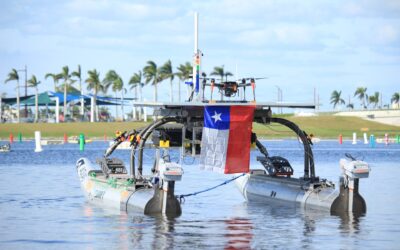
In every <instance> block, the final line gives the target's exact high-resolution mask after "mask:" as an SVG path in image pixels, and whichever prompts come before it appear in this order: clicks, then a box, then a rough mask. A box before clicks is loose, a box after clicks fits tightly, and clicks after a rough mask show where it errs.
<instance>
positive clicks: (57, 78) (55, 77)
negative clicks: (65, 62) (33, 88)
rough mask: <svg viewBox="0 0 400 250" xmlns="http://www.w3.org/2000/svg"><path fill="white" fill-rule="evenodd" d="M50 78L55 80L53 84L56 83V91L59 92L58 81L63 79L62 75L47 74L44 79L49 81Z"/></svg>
mask: <svg viewBox="0 0 400 250" xmlns="http://www.w3.org/2000/svg"><path fill="white" fill-rule="evenodd" d="M49 77H51V78H53V82H54V91H55V92H57V84H58V81H59V80H60V79H61V78H62V76H61V74H53V73H47V74H46V75H45V76H44V79H47V78H49Z"/></svg>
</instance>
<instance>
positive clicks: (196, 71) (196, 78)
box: [193, 12, 203, 101]
mask: <svg viewBox="0 0 400 250" xmlns="http://www.w3.org/2000/svg"><path fill="white" fill-rule="evenodd" d="M200 61H201V51H200V50H199V13H197V12H195V13H194V63H193V90H194V92H195V100H196V101H202V100H201V99H202V97H203V86H202V85H203V83H202V81H200Z"/></svg>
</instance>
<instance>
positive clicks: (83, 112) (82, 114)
mask: <svg viewBox="0 0 400 250" xmlns="http://www.w3.org/2000/svg"><path fill="white" fill-rule="evenodd" d="M79 90H80V91H81V96H83V89H82V82H81V79H80V78H79ZM84 115H85V100H84V99H83V97H81V116H82V118H83V116H84Z"/></svg>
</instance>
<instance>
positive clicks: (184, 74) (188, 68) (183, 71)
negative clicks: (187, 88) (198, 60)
mask: <svg viewBox="0 0 400 250" xmlns="http://www.w3.org/2000/svg"><path fill="white" fill-rule="evenodd" d="M177 69H178V72H177V73H176V75H177V76H178V78H179V84H178V102H180V101H181V81H183V82H184V81H185V80H186V79H188V78H189V77H190V74H192V71H193V67H192V65H191V64H190V62H186V63H185V64H181V65H179V67H178V68H177Z"/></svg>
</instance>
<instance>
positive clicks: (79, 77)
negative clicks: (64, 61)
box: [71, 64, 85, 116]
mask: <svg viewBox="0 0 400 250" xmlns="http://www.w3.org/2000/svg"><path fill="white" fill-rule="evenodd" d="M71 75H72V76H73V77H76V78H78V80H79V91H80V92H81V96H82V95H83V88H82V71H81V65H79V64H78V69H77V70H76V71H74V72H72V73H71ZM84 105H85V104H84V99H83V96H82V97H81V115H82V116H83V115H84V112H85V106H84Z"/></svg>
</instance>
